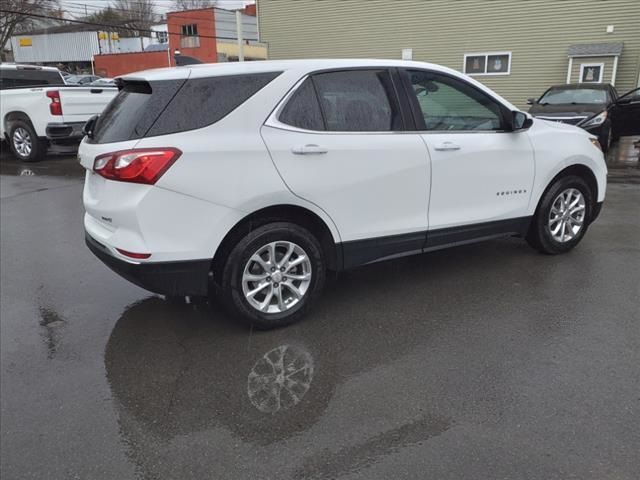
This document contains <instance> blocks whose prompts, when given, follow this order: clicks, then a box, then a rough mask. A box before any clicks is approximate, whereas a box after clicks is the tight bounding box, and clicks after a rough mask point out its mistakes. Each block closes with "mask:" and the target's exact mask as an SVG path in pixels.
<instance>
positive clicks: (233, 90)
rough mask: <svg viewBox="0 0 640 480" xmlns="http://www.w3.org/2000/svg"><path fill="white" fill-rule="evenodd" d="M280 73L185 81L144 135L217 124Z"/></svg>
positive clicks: (163, 133)
mask: <svg viewBox="0 0 640 480" xmlns="http://www.w3.org/2000/svg"><path fill="white" fill-rule="evenodd" d="M280 73H281V72H269V73H256V74H251V75H227V76H219V77H207V78H195V79H193V80H187V82H186V83H185V85H184V86H183V87H182V88H181V89H180V91H179V92H178V94H177V95H176V96H175V97H174V98H173V100H171V102H170V103H169V105H168V106H167V108H166V110H165V111H164V112H163V113H162V115H161V116H160V117H159V118H158V119H157V121H156V122H155V124H154V125H153V127H151V130H149V132H148V134H147V136H149V137H153V136H156V135H167V134H169V133H176V132H184V131H186V130H195V129H196V128H202V127H206V126H207V125H211V124H213V123H216V122H217V121H219V120H221V119H223V118H224V117H226V116H227V115H228V114H229V113H231V112H232V111H233V110H235V109H236V108H238V107H239V106H240V105H241V104H243V103H244V102H246V101H247V100H248V99H249V98H251V97H252V96H253V95H254V94H255V93H256V92H258V90H260V89H262V88H263V87H264V86H265V85H267V84H268V83H269V82H271V81H272V80H273V79H274V78H276V77H277V76H278V75H280Z"/></svg>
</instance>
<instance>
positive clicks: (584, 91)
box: [527, 83, 618, 150]
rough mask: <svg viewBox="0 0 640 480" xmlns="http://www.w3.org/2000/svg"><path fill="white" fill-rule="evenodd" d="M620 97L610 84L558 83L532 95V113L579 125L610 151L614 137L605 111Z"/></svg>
mask: <svg viewBox="0 0 640 480" xmlns="http://www.w3.org/2000/svg"><path fill="white" fill-rule="evenodd" d="M617 98H618V93H617V92H616V89H615V88H614V87H612V86H611V85H609V84H598V83H578V84H566V85H555V86H553V87H551V88H549V89H548V90H547V91H546V92H544V93H543V94H542V96H541V97H540V98H539V99H538V100H536V99H533V98H530V99H529V100H528V102H527V103H529V104H530V105H531V108H530V109H529V113H530V114H531V115H533V116H534V117H538V118H542V119H544V120H551V121H555V122H562V123H569V124H571V125H578V126H580V127H582V128H584V129H585V130H587V131H589V132H590V133H593V134H594V135H597V136H598V139H599V140H600V144H601V145H602V149H603V150H607V149H608V148H609V145H611V141H612V139H613V136H612V134H611V121H610V119H609V118H607V117H608V115H607V114H604V115H602V117H600V116H599V115H600V114H601V113H603V112H606V111H607V109H608V108H609V106H610V105H612V104H613V103H614V102H615V101H616V100H617Z"/></svg>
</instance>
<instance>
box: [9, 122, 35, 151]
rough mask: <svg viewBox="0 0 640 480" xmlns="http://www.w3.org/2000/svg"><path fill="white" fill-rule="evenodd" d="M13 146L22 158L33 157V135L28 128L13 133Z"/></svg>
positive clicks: (17, 129)
mask: <svg viewBox="0 0 640 480" xmlns="http://www.w3.org/2000/svg"><path fill="white" fill-rule="evenodd" d="M13 146H14V148H15V150H16V152H17V153H18V155H20V156H21V157H28V156H29V155H31V149H32V145H31V134H30V133H29V132H28V131H27V129H26V128H22V127H18V128H16V129H15V130H14V131H13Z"/></svg>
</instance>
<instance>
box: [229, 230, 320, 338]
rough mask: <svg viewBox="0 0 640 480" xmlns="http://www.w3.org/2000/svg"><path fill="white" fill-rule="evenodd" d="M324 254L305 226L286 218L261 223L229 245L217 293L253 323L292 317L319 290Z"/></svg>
mask: <svg viewBox="0 0 640 480" xmlns="http://www.w3.org/2000/svg"><path fill="white" fill-rule="evenodd" d="M324 280H325V260H324V255H323V252H322V247H321V246H320V243H319V242H318V240H317V239H316V238H315V236H314V235H313V234H311V233H310V232H309V231H308V230H306V229H304V228H302V227H300V226H298V225H295V224H291V223H288V222H275V223H269V224H267V225H263V226H262V227H260V228H257V229H256V230H253V231H252V232H250V233H248V234H247V235H246V236H245V237H244V238H243V239H242V240H241V241H240V242H239V243H238V244H237V245H236V246H235V247H234V249H233V250H232V251H231V254H230V255H229V258H228V260H227V262H226V264H225V266H224V269H223V274H222V282H221V283H222V285H221V290H222V299H223V301H224V302H225V304H226V305H227V306H228V307H229V308H230V309H231V311H232V312H233V313H235V314H237V315H238V316H239V317H241V318H242V319H243V320H245V321H247V322H248V323H249V324H251V325H252V326H254V327H257V328H261V329H269V328H276V327H281V326H284V325H289V324H291V323H294V322H296V321H298V320H299V319H300V318H302V316H304V314H305V313H306V312H307V311H308V309H309V307H310V306H311V304H312V303H313V301H314V300H315V299H316V298H317V297H318V296H319V295H320V292H321V290H322V287H323V285H324Z"/></svg>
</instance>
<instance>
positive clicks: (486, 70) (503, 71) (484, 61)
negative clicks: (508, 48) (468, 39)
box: [464, 52, 511, 75]
mask: <svg viewBox="0 0 640 480" xmlns="http://www.w3.org/2000/svg"><path fill="white" fill-rule="evenodd" d="M464 73H466V74H467V75H509V74H510V73H511V52H493V53H466V54H465V55H464Z"/></svg>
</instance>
